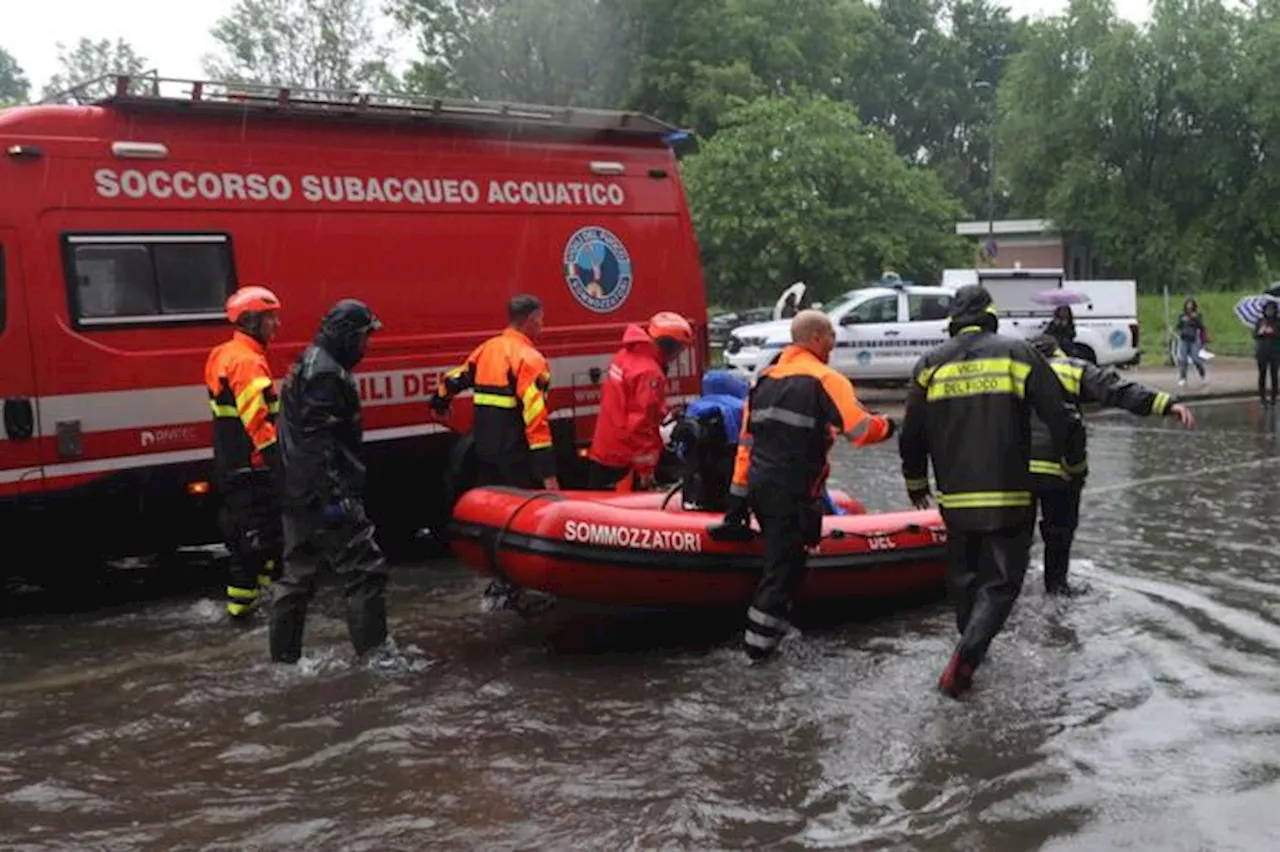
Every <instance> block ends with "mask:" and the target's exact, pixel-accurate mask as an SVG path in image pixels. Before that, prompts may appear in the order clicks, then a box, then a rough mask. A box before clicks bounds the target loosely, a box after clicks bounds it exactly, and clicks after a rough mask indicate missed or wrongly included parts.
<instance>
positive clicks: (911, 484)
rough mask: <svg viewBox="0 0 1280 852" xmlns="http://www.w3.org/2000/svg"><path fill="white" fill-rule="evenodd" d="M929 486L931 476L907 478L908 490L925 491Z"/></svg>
mask: <svg viewBox="0 0 1280 852" xmlns="http://www.w3.org/2000/svg"><path fill="white" fill-rule="evenodd" d="M928 487H929V477H927V476H926V477H922V478H921V479H908V480H907V490H908V491H924V490H926V489H928Z"/></svg>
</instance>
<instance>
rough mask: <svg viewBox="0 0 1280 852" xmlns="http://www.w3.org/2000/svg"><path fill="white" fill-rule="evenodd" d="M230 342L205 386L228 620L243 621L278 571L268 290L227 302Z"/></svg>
mask: <svg viewBox="0 0 1280 852" xmlns="http://www.w3.org/2000/svg"><path fill="white" fill-rule="evenodd" d="M226 308H227V319H228V320H230V321H231V324H232V325H233V326H235V331H234V332H233V333H232V335H231V339H230V340H229V341H227V342H226V343H222V344H219V345H218V346H216V347H214V349H213V351H211V352H210V353H209V358H208V360H207V361H206V362H205V367H204V383H205V387H206V389H207V390H208V392H209V407H210V408H211V409H212V411H213V467H214V482H215V484H216V487H217V490H218V494H219V495H220V496H221V498H222V506H221V509H220V511H219V515H218V525H219V527H220V528H221V530H222V537H223V540H224V541H225V542H226V544H227V548H228V549H229V550H230V551H231V556H232V560H231V569H230V572H229V577H228V578H227V588H226V607H227V615H229V616H230V617H231V618H232V619H234V620H237V621H240V620H244V618H245V617H246V616H248V615H250V614H251V613H252V612H253V611H254V609H255V608H256V607H257V604H258V596H259V594H260V593H261V590H262V589H265V588H267V587H268V586H270V585H271V581H272V580H273V579H274V578H275V576H276V575H277V574H278V572H279V566H280V550H281V529H280V499H279V497H280V495H279V489H280V476H281V464H280V445H279V443H278V442H277V439H276V438H277V436H276V415H277V414H278V413H279V411H280V402H279V400H278V399H277V398H276V392H275V387H274V385H273V382H272V379H271V366H270V365H269V364H268V363H267V347H268V346H269V345H270V344H271V340H272V338H274V337H275V336H276V331H277V330H278V329H279V328H280V314H279V312H280V300H279V299H278V298H277V297H276V294H275V293H272V292H271V291H270V290H268V289H267V288H266V287H241V288H240V289H239V290H237V291H236V292H235V293H233V294H231V297H230V298H229V299H227V306H226Z"/></svg>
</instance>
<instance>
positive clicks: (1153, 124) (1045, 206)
mask: <svg viewBox="0 0 1280 852" xmlns="http://www.w3.org/2000/svg"><path fill="white" fill-rule="evenodd" d="M1250 29H1256V26H1255V25H1251V24H1249V22H1248V21H1247V19H1246V18H1245V17H1244V16H1243V15H1241V14H1240V13H1238V12H1235V11H1232V10H1229V9H1227V8H1226V7H1225V6H1224V5H1223V4H1222V3H1220V2H1212V0H1158V2H1157V3H1156V4H1155V8H1154V14H1153V19H1152V22H1151V24H1150V26H1149V27H1146V28H1137V27H1135V26H1133V25H1132V24H1129V23H1125V22H1121V21H1119V20H1117V19H1116V17H1115V15H1114V11H1113V9H1112V7H1111V4H1110V3H1109V2H1105V0H1073V2H1072V3H1071V4H1070V5H1069V7H1068V10H1067V13H1066V14H1065V15H1063V16H1061V17H1059V18H1055V19H1051V20H1048V21H1045V22H1044V23H1042V24H1040V25H1038V26H1037V27H1036V29H1035V32H1034V35H1033V37H1032V39H1031V41H1030V43H1029V45H1028V48H1027V50H1026V51H1025V52H1024V53H1023V54H1021V55H1020V56H1018V57H1017V58H1016V59H1015V60H1014V62H1013V63H1012V66H1011V69H1010V72H1009V76H1008V81H1007V83H1006V86H1005V88H1004V89H1003V90H1002V92H1001V96H1002V117H1003V124H1002V129H1001V136H1002V140H1001V147H1002V149H1003V150H1004V151H1006V152H1007V153H1006V155H1005V157H1004V158H1003V160H1002V162H1003V163H1004V165H1005V168H1006V169H1007V172H1006V174H1007V176H1008V178H1009V181H1010V184H1011V186H1012V188H1013V190H1014V196H1015V200H1016V202H1017V203H1018V205H1019V206H1020V207H1021V208H1022V209H1023V210H1024V211H1025V212H1027V213H1034V214H1035V215H1047V216H1048V217H1049V218H1052V219H1053V220H1054V221H1056V222H1057V223H1058V224H1059V226H1061V227H1064V228H1067V229H1071V230H1074V231H1077V232H1079V233H1082V234H1083V235H1085V236H1086V238H1088V239H1089V240H1090V241H1091V242H1092V243H1093V246H1094V248H1095V249H1096V250H1098V251H1100V253H1101V254H1102V256H1103V257H1105V258H1106V259H1107V263H1108V266H1109V267H1110V268H1111V270H1112V271H1113V272H1115V273H1119V274H1124V275H1132V276H1134V277H1136V278H1137V279H1138V282H1139V286H1143V287H1146V288H1158V287H1159V286H1161V285H1162V284H1171V285H1174V286H1175V287H1177V288H1179V289H1183V288H1189V289H1196V288H1201V287H1205V286H1211V285H1215V284H1217V285H1227V284H1236V283H1239V282H1242V281H1247V280H1251V279H1253V278H1254V277H1255V276H1256V275H1257V274H1258V271H1259V253H1260V252H1261V254H1262V256H1265V255H1266V254H1268V253H1274V248H1273V246H1274V244H1275V241H1274V239H1273V238H1270V237H1268V236H1267V234H1266V232H1265V229H1264V228H1263V221H1264V218H1263V216H1264V215H1265V209H1264V208H1263V207H1261V206H1260V205H1259V203H1258V202H1259V199H1258V198H1257V186H1258V182H1257V180H1256V178H1257V175H1258V164H1259V150H1260V149H1259V146H1260V144H1261V142H1262V140H1261V139H1260V137H1259V134H1258V133H1257V132H1256V131H1255V130H1254V123H1255V121H1256V120H1257V118H1258V115H1257V111H1256V109H1251V107H1250V102H1251V101H1253V102H1255V103H1256V102H1257V92H1258V91H1259V89H1260V88H1261V87H1269V82H1268V81H1265V78H1256V77H1255V78H1252V79H1251V78H1249V77H1248V76H1247V69H1248V67H1249V66H1248V63H1247V62H1246V61H1245V58H1246V53H1245V50H1244V46H1245V45H1246V44H1247V42H1248V39H1247V38H1246V33H1247V32H1248V31H1249V30H1250ZM1258 59H1259V61H1261V62H1263V63H1264V64H1265V63H1266V62H1267V60H1265V59H1264V58H1262V57H1258Z"/></svg>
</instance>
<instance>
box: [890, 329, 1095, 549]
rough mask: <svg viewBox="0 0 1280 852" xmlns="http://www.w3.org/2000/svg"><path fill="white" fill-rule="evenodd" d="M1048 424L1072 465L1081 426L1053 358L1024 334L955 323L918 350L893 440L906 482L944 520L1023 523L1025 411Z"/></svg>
mask: <svg viewBox="0 0 1280 852" xmlns="http://www.w3.org/2000/svg"><path fill="white" fill-rule="evenodd" d="M1032 409H1034V410H1035V411H1036V412H1037V413H1038V414H1039V415H1040V417H1041V419H1042V420H1043V421H1044V422H1045V423H1046V424H1047V429H1048V431H1049V433H1050V435H1051V436H1052V441H1053V446H1054V447H1055V448H1057V447H1061V448H1063V450H1062V452H1055V453H1054V455H1055V457H1058V458H1061V457H1063V456H1065V457H1066V460H1067V461H1068V462H1069V463H1070V465H1071V467H1072V470H1073V471H1079V470H1082V469H1083V462H1084V440H1083V429H1082V428H1081V427H1080V425H1079V421H1078V419H1077V418H1076V417H1075V413H1074V412H1073V411H1072V409H1071V408H1070V407H1069V406H1068V405H1067V403H1066V400H1065V399H1064V397H1063V393H1062V388H1061V386H1060V385H1059V383H1058V380H1057V378H1056V376H1055V375H1054V372H1053V370H1052V369H1051V368H1050V366H1049V363H1048V362H1047V361H1046V360H1045V359H1044V358H1043V357H1042V356H1041V355H1040V353H1038V352H1036V351H1035V349H1033V348H1032V347H1031V346H1030V345H1029V344H1028V343H1026V342H1025V341H1022V340H1018V339H1016V338H1012V337H1005V336H1002V335H998V334H994V333H992V332H989V331H985V330H983V329H981V328H979V327H977V326H971V327H967V328H964V329H960V330H959V333H958V334H956V336H955V337H953V338H952V339H951V340H949V341H947V342H946V343H944V344H942V345H941V346H938V347H936V348H934V349H933V350H932V351H930V352H929V353H927V354H926V355H925V356H924V357H923V358H921V359H920V361H919V363H917V364H916V366H915V369H914V371H913V373H912V379H911V384H910V386H909V389H908V391H907V409H906V415H905V417H904V419H903V422H902V438H901V441H900V444H899V449H900V451H901V454H902V474H903V477H904V478H905V479H906V482H907V490H908V491H911V492H918V491H924V490H926V489H928V487H929V479H928V471H929V460H930V458H932V460H933V472H934V477H935V479H936V480H937V484H938V495H937V498H938V506H939V507H940V508H941V509H942V514H943V517H944V519H945V521H946V523H947V526H948V527H949V528H953V529H962V530H975V531H981V530H996V529H1002V528H1007V527H1011V526H1017V525H1018V524H1022V523H1025V522H1026V517H1027V512H1028V511H1029V509H1030V506H1031V485H1032V482H1031V473H1030V469H1029V464H1030V460H1031V412H1032Z"/></svg>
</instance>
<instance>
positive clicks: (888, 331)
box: [884, 329, 902, 337]
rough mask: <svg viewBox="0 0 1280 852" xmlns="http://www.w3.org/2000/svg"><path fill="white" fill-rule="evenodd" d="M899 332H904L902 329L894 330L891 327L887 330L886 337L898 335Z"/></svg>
mask: <svg viewBox="0 0 1280 852" xmlns="http://www.w3.org/2000/svg"><path fill="white" fill-rule="evenodd" d="M899 334H902V332H900V331H894V330H893V329H889V330H887V331H886V332H885V333H884V336H885V337H897V336H898V335H899Z"/></svg>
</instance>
